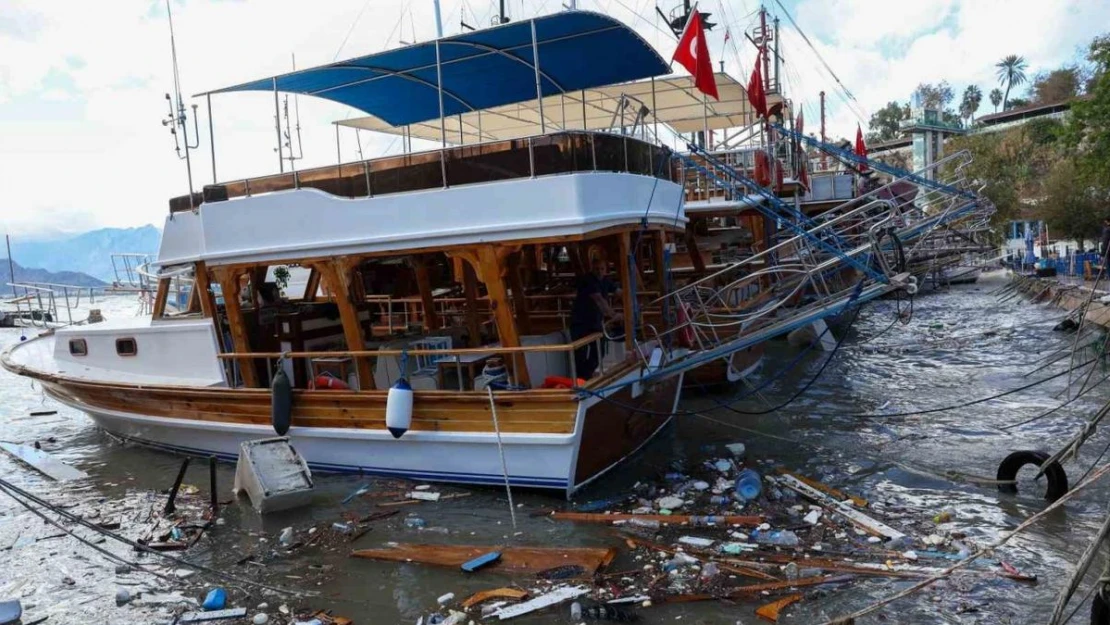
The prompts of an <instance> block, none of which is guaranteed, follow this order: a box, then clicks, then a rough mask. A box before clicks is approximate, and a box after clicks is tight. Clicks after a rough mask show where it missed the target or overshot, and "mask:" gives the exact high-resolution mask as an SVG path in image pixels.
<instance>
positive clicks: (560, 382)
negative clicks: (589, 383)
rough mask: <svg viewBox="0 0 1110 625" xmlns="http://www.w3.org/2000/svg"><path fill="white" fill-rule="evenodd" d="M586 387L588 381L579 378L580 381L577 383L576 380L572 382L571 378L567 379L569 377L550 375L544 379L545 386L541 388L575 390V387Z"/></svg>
mask: <svg viewBox="0 0 1110 625" xmlns="http://www.w3.org/2000/svg"><path fill="white" fill-rule="evenodd" d="M585 385H586V381H585V380H583V379H582V378H578V380H577V382H576V381H575V380H572V379H570V378H567V377H564V376H561V375H549V376H547V377H546V378H544V379H543V384H542V385H540V388H563V389H566V388H575V387H580V386H585Z"/></svg>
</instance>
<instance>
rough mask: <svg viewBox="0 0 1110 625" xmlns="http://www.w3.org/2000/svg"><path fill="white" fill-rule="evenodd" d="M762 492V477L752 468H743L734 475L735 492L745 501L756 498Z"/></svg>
mask: <svg viewBox="0 0 1110 625" xmlns="http://www.w3.org/2000/svg"><path fill="white" fill-rule="evenodd" d="M762 492H763V478H761V477H759V474H758V473H756V472H755V471H753V470H752V469H744V470H743V471H741V472H740V475H738V476H736V494H737V495H739V496H740V497H742V498H743V499H744V500H745V501H751V500H753V499H758V498H759V494H760V493H762Z"/></svg>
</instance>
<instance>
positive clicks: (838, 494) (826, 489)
mask: <svg viewBox="0 0 1110 625" xmlns="http://www.w3.org/2000/svg"><path fill="white" fill-rule="evenodd" d="M782 475H789V476H790V477H792V478H794V479H796V480H798V481H799V482H802V483H803V484H806V485H808V486H812V487H814V488H816V489H817V490H819V491H821V492H823V493H825V494H826V495H829V496H830V497H835V498H836V499H837V501H844V500H845V499H851V500H852V503H854V504H856V506H857V507H859V508H866V507H867V505H868V501H867V500H866V499H864V498H863V497H856V496H855V495H849V494H847V493H845V492H843V491H839V490H837V489H835V488H833V487H832V486H829V485H828V484H826V483H824V482H821V481H818V480H815V479H813V478H810V477H806V476H804V475H798V474H797V473H787V472H785V471H783V472H782Z"/></svg>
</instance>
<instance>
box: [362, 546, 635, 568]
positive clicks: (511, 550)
mask: <svg viewBox="0 0 1110 625" xmlns="http://www.w3.org/2000/svg"><path fill="white" fill-rule="evenodd" d="M491 551H500V552H501V559H500V560H498V561H497V562H496V563H495V564H491V565H490V567H489V568H490V570H494V571H504V572H513V573H539V572H540V571H546V570H548V569H553V568H555V567H559V566H566V565H578V566H581V567H582V568H583V569H585V570H586V572H587V573H593V572H595V571H597V570H598V569H601V568H604V567H606V566H608V565H609V563H610V562H612V561H613V558H615V557H616V555H617V550H616V549H611V548H610V549H604V548H595V547H569V548H558V547H495V548H491V547H477V546H468V545H414V544H400V545H397V546H396V547H393V548H391V549H360V550H358V551H354V552H352V553H351V556H352V557H355V558H365V559H367V560H383V561H386V562H416V563H419V564H430V565H432V566H447V567H451V568H455V569H457V568H460V567H462V566H463V565H464V564H466V563H467V562H470V561H471V560H474V559H475V558H478V557H479V556H483V555H486V554H488V553H490V552H491Z"/></svg>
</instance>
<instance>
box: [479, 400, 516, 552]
mask: <svg viewBox="0 0 1110 625" xmlns="http://www.w3.org/2000/svg"><path fill="white" fill-rule="evenodd" d="M486 391H487V392H488V393H489V410H490V413H491V414H492V415H493V431H494V433H495V434H497V453H498V455H500V456H501V475H503V476H504V477H505V493H506V494H507V495H508V496H509V518H511V519H512V521H513V529H514V530H515V529H516V506H514V505H513V489H512V487H511V486H509V466H508V465H507V464H506V463H505V448H504V447H503V446H502V445H501V426H500V425H499V424H498V423H497V404H496V403H495V402H494V401H493V387H491V386H487V387H486Z"/></svg>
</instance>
